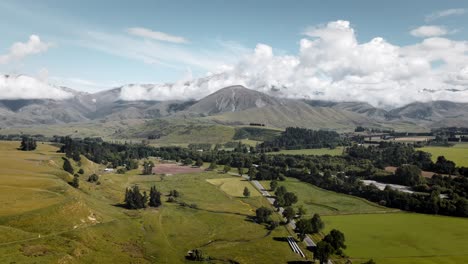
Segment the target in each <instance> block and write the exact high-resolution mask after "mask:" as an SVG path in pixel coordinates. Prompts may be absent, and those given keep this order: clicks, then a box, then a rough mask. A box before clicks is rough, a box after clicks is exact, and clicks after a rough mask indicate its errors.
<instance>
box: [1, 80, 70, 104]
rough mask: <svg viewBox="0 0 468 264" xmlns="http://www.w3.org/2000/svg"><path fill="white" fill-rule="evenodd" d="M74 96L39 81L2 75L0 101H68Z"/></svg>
mask: <svg viewBox="0 0 468 264" xmlns="http://www.w3.org/2000/svg"><path fill="white" fill-rule="evenodd" d="M71 96H72V94H70V93H68V92H66V91H64V90H62V89H60V88H57V87H54V86H51V85H49V84H47V83H45V82H42V81H39V80H38V79H35V78H32V77H29V76H25V75H18V76H11V75H0V100H14V99H56V100H61V99H66V98H69V97H71Z"/></svg>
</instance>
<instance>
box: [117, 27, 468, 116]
mask: <svg viewBox="0 0 468 264" xmlns="http://www.w3.org/2000/svg"><path fill="white" fill-rule="evenodd" d="M304 34H305V35H306V36H307V37H306V38H303V39H301V40H300V46H299V52H298V54H297V55H295V56H291V55H276V54H275V52H274V49H273V48H272V47H270V46H268V45H265V44H258V45H257V47H256V48H255V49H254V50H253V51H251V54H250V55H248V56H243V57H242V58H241V59H240V61H239V62H237V63H234V64H229V65H226V66H225V67H224V68H223V69H224V70H223V71H222V72H217V73H215V74H211V75H209V76H207V77H205V78H200V79H193V80H181V81H179V82H176V83H174V84H172V85H144V86H143V85H134V86H126V87H124V89H123V92H122V95H121V97H122V99H124V100H168V99H187V98H194V99H200V98H202V97H204V96H206V95H208V94H210V93H212V92H215V91H217V90H219V89H221V88H224V87H226V86H229V85H235V84H240V85H244V86H246V87H247V88H250V89H254V90H257V91H261V92H266V93H269V94H271V95H276V96H280V97H289V98H308V99H318V100H331V101H363V102H368V103H370V104H372V105H374V106H381V107H387V108H391V107H396V106H402V105H405V104H408V103H411V102H414V101H431V100H451V101H458V102H460V101H463V102H468V84H467V81H468V80H467V75H466V72H467V67H468V63H467V62H468V42H467V41H453V40H450V39H447V38H441V37H435V38H426V39H424V40H422V41H421V42H419V43H416V44H413V45H409V46H398V45H393V44H391V43H389V42H387V41H386V40H385V39H383V38H380V37H375V38H374V39H372V40H371V41H369V42H364V43H359V42H358V41H357V39H356V34H355V31H354V29H353V28H352V27H351V25H350V23H349V22H348V21H342V20H339V21H333V22H330V23H328V24H326V25H321V26H316V27H311V28H309V29H307V30H306V31H305V32H304ZM433 62H440V64H441V65H438V67H435V68H432V66H431V63H433Z"/></svg>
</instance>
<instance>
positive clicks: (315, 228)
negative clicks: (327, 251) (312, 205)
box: [310, 214, 325, 234]
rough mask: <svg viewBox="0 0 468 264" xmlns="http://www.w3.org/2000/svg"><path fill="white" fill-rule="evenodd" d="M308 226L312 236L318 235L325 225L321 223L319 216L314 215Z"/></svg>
mask: <svg viewBox="0 0 468 264" xmlns="http://www.w3.org/2000/svg"><path fill="white" fill-rule="evenodd" d="M310 224H311V227H312V230H311V233H312V234H315V233H319V232H320V231H321V230H322V229H323V228H324V227H325V224H324V223H323V221H322V219H321V218H320V215H319V214H314V216H313V217H312V218H311V219H310Z"/></svg>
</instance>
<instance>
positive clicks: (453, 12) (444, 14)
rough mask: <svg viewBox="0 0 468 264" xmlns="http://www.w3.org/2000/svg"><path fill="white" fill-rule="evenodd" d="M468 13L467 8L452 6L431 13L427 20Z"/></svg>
mask: <svg viewBox="0 0 468 264" xmlns="http://www.w3.org/2000/svg"><path fill="white" fill-rule="evenodd" d="M465 13H466V9H464V8H452V9H446V10H440V11H437V12H434V13H432V14H429V15H427V16H426V21H433V20H436V19H439V18H443V17H448V16H459V15H463V14H465Z"/></svg>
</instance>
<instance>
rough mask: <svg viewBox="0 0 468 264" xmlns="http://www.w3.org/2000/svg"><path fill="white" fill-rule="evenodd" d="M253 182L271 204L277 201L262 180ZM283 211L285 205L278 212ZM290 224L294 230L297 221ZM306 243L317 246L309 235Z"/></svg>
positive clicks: (309, 245) (281, 212)
mask: <svg viewBox="0 0 468 264" xmlns="http://www.w3.org/2000/svg"><path fill="white" fill-rule="evenodd" d="M242 177H244V178H246V176H242ZM251 182H252V184H253V185H254V186H255V187H256V188H257V189H258V190H259V191H260V193H261V194H262V195H263V196H265V197H267V200H268V201H269V202H270V203H271V204H273V203H274V202H275V198H272V197H271V195H270V193H269V192H267V191H266V189H265V187H263V185H262V184H261V183H260V182H258V181H255V180H253V181H251ZM283 211H284V209H283V207H280V208H279V212H278V213H279V214H280V215H283ZM289 226H290V227H291V228H292V230H294V229H296V221H294V220H291V221H290V222H289ZM304 243H305V244H306V245H307V246H308V247H315V246H316V245H315V243H314V241H313V240H312V239H311V238H310V237H309V236H306V237H305V239H304Z"/></svg>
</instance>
